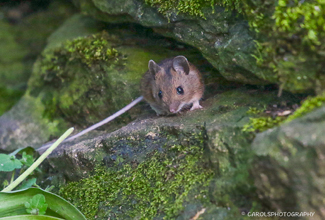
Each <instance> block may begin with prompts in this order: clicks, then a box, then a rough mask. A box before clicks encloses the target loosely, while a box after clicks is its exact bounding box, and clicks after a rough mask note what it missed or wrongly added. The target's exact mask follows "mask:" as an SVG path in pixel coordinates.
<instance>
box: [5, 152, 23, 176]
mask: <svg viewBox="0 0 325 220" xmlns="http://www.w3.org/2000/svg"><path fill="white" fill-rule="evenodd" d="M21 166H22V163H21V162H20V161H19V160H17V159H16V158H15V156H10V155H7V154H0V171H4V172H10V171H13V170H15V169H20V168H21Z"/></svg>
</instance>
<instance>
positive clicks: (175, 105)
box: [169, 101, 180, 113]
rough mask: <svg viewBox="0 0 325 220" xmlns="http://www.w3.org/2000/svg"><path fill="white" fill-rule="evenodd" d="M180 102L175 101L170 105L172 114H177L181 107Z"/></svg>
mask: <svg viewBox="0 0 325 220" xmlns="http://www.w3.org/2000/svg"><path fill="white" fill-rule="evenodd" d="M179 104H180V103H179V102H178V101H174V102H172V103H171V104H170V105H169V111H170V112H171V113H177V110H178V107H179Z"/></svg>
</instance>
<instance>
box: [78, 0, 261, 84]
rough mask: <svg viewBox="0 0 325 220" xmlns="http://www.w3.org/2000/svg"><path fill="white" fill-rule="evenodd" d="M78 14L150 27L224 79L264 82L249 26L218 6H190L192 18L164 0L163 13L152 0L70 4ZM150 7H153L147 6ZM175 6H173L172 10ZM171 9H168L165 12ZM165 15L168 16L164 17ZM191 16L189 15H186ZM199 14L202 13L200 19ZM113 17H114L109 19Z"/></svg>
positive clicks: (100, 0) (253, 82) (83, 0)
mask: <svg viewBox="0 0 325 220" xmlns="http://www.w3.org/2000/svg"><path fill="white" fill-rule="evenodd" d="M74 2H75V4H76V5H77V6H79V7H80V9H81V10H82V12H84V13H86V14H89V15H92V16H93V17H94V18H96V19H99V20H102V21H105V22H110V23H112V22H113V23H116V22H120V23H123V22H125V21H126V19H127V21H129V22H136V23H138V24H141V25H143V26H145V27H152V28H154V31H155V32H157V33H159V34H161V35H163V36H167V37H172V38H174V39H176V40H177V41H180V42H183V43H186V44H189V45H191V46H193V47H196V48H197V49H199V50H200V52H201V53H202V54H203V56H204V57H205V58H206V59H207V60H208V61H209V62H210V63H211V64H212V65H213V66H214V67H215V68H216V69H217V70H218V71H219V72H220V73H221V74H222V75H223V76H224V77H225V78H226V79H228V80H232V81H237V82H243V83H250V84H265V83H266V81H265V80H264V79H261V78H259V77H257V76H256V75H262V74H265V72H266V71H267V69H265V68H260V67H258V66H257V65H256V61H255V59H254V58H253V57H252V56H251V54H253V52H254V49H255V46H254V42H253V40H254V38H253V34H252V33H251V32H250V31H249V26H248V23H247V22H246V21H244V20H243V18H242V17H241V16H240V15H238V14H237V15H236V14H235V13H234V12H233V11H231V10H228V11H227V10H225V8H222V7H219V6H213V7H211V3H210V2H208V1H202V2H204V3H202V4H203V5H202V7H201V6H200V5H199V4H201V2H195V3H193V4H192V3H191V4H190V5H187V6H186V3H184V4H185V5H184V8H188V9H191V7H196V6H195V5H198V8H196V9H198V10H197V11H200V10H201V11H202V12H201V13H199V12H198V13H196V12H195V11H193V13H192V14H193V15H195V14H197V15H198V16H193V15H188V14H186V13H182V11H180V13H178V14H176V12H177V10H173V9H171V8H174V5H173V2H172V1H169V3H170V4H169V3H168V2H167V1H164V2H166V4H165V6H166V5H168V7H169V8H168V11H167V12H166V13H165V14H164V13H163V14H161V13H160V12H159V9H158V11H157V7H159V5H160V3H157V4H156V3H154V1H129V0H124V1H119V2H118V3H117V2H110V1H102V0H94V1H89V0H82V1H77V0H75V1H74ZM149 5H153V6H154V7H150V6H149ZM176 8H177V7H175V9H176ZM169 9H171V10H169ZM166 14H168V16H167V17H166ZM189 14H191V13H189ZM200 14H204V17H205V18H202V16H200ZM112 16H114V18H112Z"/></svg>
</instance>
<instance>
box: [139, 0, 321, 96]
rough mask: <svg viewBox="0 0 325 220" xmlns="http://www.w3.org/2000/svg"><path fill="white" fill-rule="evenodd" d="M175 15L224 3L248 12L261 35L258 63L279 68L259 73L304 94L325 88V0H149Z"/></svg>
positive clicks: (258, 36)
mask: <svg viewBox="0 0 325 220" xmlns="http://www.w3.org/2000/svg"><path fill="white" fill-rule="evenodd" d="M145 2H146V3H147V4H148V5H150V6H155V7H157V8H158V11H159V12H161V13H162V14H164V15H165V16H167V17H169V16H170V15H171V14H172V13H176V14H178V13H184V14H189V15H192V16H199V17H203V18H204V12H203V11H205V10H203V9H204V8H207V7H212V8H213V7H214V6H215V5H219V6H223V7H225V8H227V9H233V10H236V11H237V12H238V13H240V14H242V15H244V16H245V17H246V19H247V20H248V23H249V25H250V27H251V28H252V29H253V30H254V32H255V33H256V52H255V53H254V54H252V56H253V57H255V58H256V62H257V65H259V66H262V67H267V68H268V69H271V70H273V73H272V72H271V71H270V72H266V73H265V74H263V73H259V74H260V75H258V77H260V78H262V79H265V80H268V81H270V82H273V83H278V84H280V85H281V90H282V89H285V90H289V91H292V92H303V91H306V90H314V91H316V92H317V93H321V92H322V91H323V90H324V89H325V77H323V75H324V74H325V63H324V62H323V60H324V51H325V19H324V18H325V3H324V1H322V0H315V1H299V0H292V1H291V0H278V1H271V0H266V1H260V0H257V1H238V0H222V1H221V0H191V1H186V0H178V1H171V0H146V1H145Z"/></svg>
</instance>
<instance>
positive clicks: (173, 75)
mask: <svg viewBox="0 0 325 220" xmlns="http://www.w3.org/2000/svg"><path fill="white" fill-rule="evenodd" d="M148 68H149V70H148V71H147V72H146V73H145V74H144V76H143V78H142V81H141V92H142V96H143V98H144V99H145V100H146V101H147V102H148V103H149V104H150V106H151V108H152V109H153V110H155V111H156V113H157V115H169V114H175V113H178V112H179V111H181V110H182V108H183V107H185V106H189V105H191V104H193V105H192V108H191V110H194V109H198V108H202V106H201V105H200V103H199V100H200V99H201V98H202V96H203V93H204V84H203V82H202V77H201V73H200V72H199V70H198V69H197V68H196V67H195V66H194V65H193V64H191V63H190V62H188V61H187V59H186V57H184V56H177V57H174V58H170V59H166V60H163V61H161V62H160V63H159V64H156V63H155V61H153V60H150V61H149V65H148Z"/></svg>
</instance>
